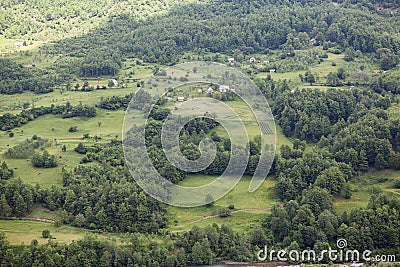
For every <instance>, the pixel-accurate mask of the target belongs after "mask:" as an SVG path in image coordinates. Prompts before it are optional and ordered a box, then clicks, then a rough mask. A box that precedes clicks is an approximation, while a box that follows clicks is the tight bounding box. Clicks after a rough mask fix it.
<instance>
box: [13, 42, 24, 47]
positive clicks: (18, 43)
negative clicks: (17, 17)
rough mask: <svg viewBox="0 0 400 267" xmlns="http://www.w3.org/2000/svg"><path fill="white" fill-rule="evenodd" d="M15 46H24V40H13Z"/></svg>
mask: <svg viewBox="0 0 400 267" xmlns="http://www.w3.org/2000/svg"><path fill="white" fill-rule="evenodd" d="M15 46H16V47H23V46H24V42H15Z"/></svg>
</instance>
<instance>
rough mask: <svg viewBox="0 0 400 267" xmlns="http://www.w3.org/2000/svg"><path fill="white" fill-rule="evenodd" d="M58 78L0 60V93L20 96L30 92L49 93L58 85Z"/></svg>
mask: <svg viewBox="0 0 400 267" xmlns="http://www.w3.org/2000/svg"><path fill="white" fill-rule="evenodd" d="M58 79H59V78H58V77H57V76H55V75H54V74H50V73H49V72H47V71H44V70H41V69H38V68H34V67H32V68H24V67H23V66H22V65H18V64H16V63H15V62H13V61H12V60H10V59H0V93H1V94H9V95H11V94H20V93H22V92H23V91H32V92H34V93H37V94H43V93H49V92H52V91H53V87H54V86H55V85H56V84H58V83H59V81H58Z"/></svg>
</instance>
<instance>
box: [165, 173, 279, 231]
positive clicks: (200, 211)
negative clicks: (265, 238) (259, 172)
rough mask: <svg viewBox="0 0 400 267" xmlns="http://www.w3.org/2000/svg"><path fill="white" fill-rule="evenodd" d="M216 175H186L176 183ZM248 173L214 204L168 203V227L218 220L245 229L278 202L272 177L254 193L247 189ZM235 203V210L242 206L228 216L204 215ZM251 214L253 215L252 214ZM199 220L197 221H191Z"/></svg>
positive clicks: (203, 180) (178, 228)
mask: <svg viewBox="0 0 400 267" xmlns="http://www.w3.org/2000/svg"><path fill="white" fill-rule="evenodd" d="M217 178H218V177H216V176H206V175H189V177H188V178H186V179H185V180H183V181H182V182H181V183H179V185H181V186H187V187H193V186H199V185H204V184H208V183H210V182H212V181H214V180H215V179H217ZM250 180H251V177H244V178H242V179H241V180H240V181H239V183H238V184H237V185H236V187H234V188H233V190H232V191H230V192H229V193H228V194H227V195H225V196H224V197H223V198H221V199H219V200H217V201H216V202H215V203H214V205H212V206H210V207H207V206H202V207H194V208H180V207H172V206H170V207H168V212H169V214H170V215H171V219H170V227H171V230H172V231H186V230H189V229H191V228H192V227H193V226H194V225H199V226H205V225H208V224H212V223H213V222H217V223H219V224H222V223H225V224H229V225H230V226H232V227H234V228H237V229H242V230H243V229H244V228H246V227H248V226H249V225H250V224H251V223H256V222H258V221H259V220H260V218H264V217H265V215H266V214H268V213H269V210H270V209H271V207H272V206H273V205H274V204H276V203H278V199H277V197H276V196H275V195H274V192H273V188H274V186H275V181H274V180H273V179H272V178H271V177H269V178H267V180H266V181H264V183H263V184H262V186H261V187H260V188H259V189H258V190H257V191H255V192H254V193H249V192H248V187H249V184H250ZM229 205H234V207H235V210H242V211H240V212H237V213H234V214H232V215H231V216H230V217H228V218H219V217H218V216H217V217H215V218H209V219H205V220H204V217H206V216H215V215H217V214H219V213H220V210H221V208H224V207H228V206H229ZM253 215H254V216H253ZM196 220H198V222H194V221H196Z"/></svg>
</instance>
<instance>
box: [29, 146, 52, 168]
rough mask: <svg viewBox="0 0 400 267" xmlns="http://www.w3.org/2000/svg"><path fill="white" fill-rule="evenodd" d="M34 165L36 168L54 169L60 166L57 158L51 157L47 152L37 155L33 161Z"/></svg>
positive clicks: (33, 157)
mask: <svg viewBox="0 0 400 267" xmlns="http://www.w3.org/2000/svg"><path fill="white" fill-rule="evenodd" d="M31 162H32V165H33V166H34V167H36V168H54V167H57V166H58V163H57V160H56V157H55V156H54V155H50V154H49V153H48V152H47V151H46V150H45V151H43V153H42V154H40V153H35V154H34V155H33V156H32V159H31Z"/></svg>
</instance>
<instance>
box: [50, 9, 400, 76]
mask: <svg viewBox="0 0 400 267" xmlns="http://www.w3.org/2000/svg"><path fill="white" fill-rule="evenodd" d="M265 14H273V15H269V16H265ZM389 16H390V15H389V14H386V13H380V14H379V15H378V14H376V13H375V12H372V13H369V12H363V11H361V10H360V8H359V7H353V6H351V5H347V8H338V7H335V6H333V5H331V4H326V3H319V2H318V3H317V2H304V3H302V4H298V3H297V2H292V1H289V2H283V1H273V2H270V1H257V2H251V1H250V2H249V1H237V2H235V1H227V2H214V1H212V2H211V3H209V4H204V5H203V4H186V5H179V6H177V7H175V8H174V9H172V10H170V11H169V13H168V14H167V15H165V16H163V15H160V16H155V17H153V18H148V19H147V20H145V21H140V22H138V21H137V19H136V17H131V16H129V15H127V14H121V15H120V16H116V17H113V18H111V19H110V21H109V22H108V23H107V24H106V25H103V26H102V27H101V28H99V29H97V30H96V31H93V32H92V33H90V34H88V35H86V36H84V37H82V38H74V39H68V40H64V41H61V42H59V43H58V44H56V45H55V47H52V48H51V51H52V52H53V53H60V52H61V53H68V55H69V57H71V58H76V60H75V61H72V62H74V64H75V65H76V64H77V63H76V62H77V61H78V62H79V63H78V65H79V66H80V68H79V69H78V70H76V72H75V73H77V74H81V75H86V76H96V75H114V71H115V69H116V68H118V67H119V65H120V61H121V58H122V57H124V56H127V55H132V54H133V55H135V56H137V57H140V58H141V59H143V60H145V61H147V62H157V63H158V64H166V63H168V64H170V63H174V62H177V61H178V58H179V56H180V55H181V54H182V53H183V52H186V51H193V50H200V51H210V52H225V53H232V51H233V50H235V49H238V50H240V51H242V53H245V54H252V53H255V52H258V53H263V52H264V51H265V48H266V47H268V48H271V49H277V48H282V52H283V54H282V55H283V57H291V56H293V55H294V53H293V50H294V49H299V48H304V47H308V46H309V43H308V42H309V38H315V40H316V45H318V44H321V43H323V42H327V43H328V42H330V43H332V44H336V45H337V46H338V47H344V48H347V47H352V50H351V51H350V50H349V51H348V52H349V53H347V54H349V57H348V58H349V59H351V58H353V56H354V55H355V54H356V53H350V52H353V51H355V50H360V51H361V52H374V51H376V50H377V49H379V48H383V47H386V48H390V49H391V50H392V51H393V52H394V53H395V54H396V53H398V49H399V48H398V47H399V40H398V39H397V38H396V37H395V35H396V33H397V32H396V30H395V29H397V28H398V22H397V21H395V20H391V19H389ZM266 25H267V26H266ZM389 25H391V26H389ZM382 29H385V31H382ZM366 33H368V34H366ZM99 36H102V37H103V38H99ZM115 36H118V38H115ZM307 39H308V40H307ZM109 40H113V41H112V42H110V41H109ZM337 50H338V51H340V50H339V49H337ZM94 51H96V52H98V53H95V52H94ZM110 51H112V52H110ZM353 54H354V55H353ZM346 58H347V57H346ZM238 61H239V62H240V58H239V57H238ZM310 77H311V76H310Z"/></svg>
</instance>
